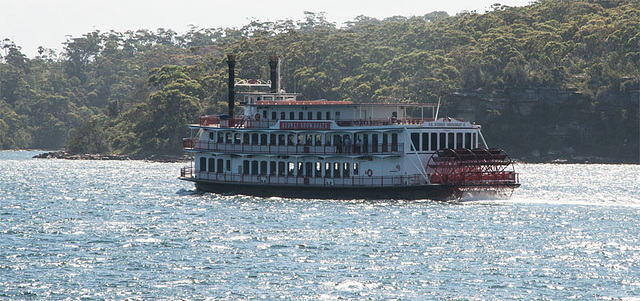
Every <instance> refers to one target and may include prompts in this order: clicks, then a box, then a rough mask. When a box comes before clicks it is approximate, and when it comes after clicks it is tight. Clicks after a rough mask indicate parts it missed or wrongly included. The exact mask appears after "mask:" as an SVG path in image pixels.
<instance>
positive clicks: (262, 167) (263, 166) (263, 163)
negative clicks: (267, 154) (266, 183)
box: [260, 161, 267, 176]
mask: <svg viewBox="0 0 640 301" xmlns="http://www.w3.org/2000/svg"><path fill="white" fill-rule="evenodd" d="M266 174H267V161H260V175H263V176H264V175H266Z"/></svg>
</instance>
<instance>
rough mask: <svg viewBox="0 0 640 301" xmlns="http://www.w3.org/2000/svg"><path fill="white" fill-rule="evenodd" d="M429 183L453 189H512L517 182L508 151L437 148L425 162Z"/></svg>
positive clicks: (479, 190)
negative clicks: (448, 186)
mask: <svg viewBox="0 0 640 301" xmlns="http://www.w3.org/2000/svg"><path fill="white" fill-rule="evenodd" d="M427 174H428V175H429V181H430V182H431V184H440V185H450V186H452V187H453V188H454V193H455V194H458V196H460V194H461V193H462V192H465V191H476V192H489V193H492V192H493V193H495V192H512V191H513V189H514V188H516V187H518V186H520V184H519V183H518V174H517V173H516V172H515V170H514V167H513V161H511V158H509V155H507V153H506V152H505V151H504V150H502V149H497V148H492V149H480V148H476V149H466V148H462V149H455V150H454V149H449V148H445V149H440V150H438V151H436V152H435V153H434V154H433V155H432V156H431V158H429V161H428V162H427Z"/></svg>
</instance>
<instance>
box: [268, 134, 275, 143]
mask: <svg viewBox="0 0 640 301" xmlns="http://www.w3.org/2000/svg"><path fill="white" fill-rule="evenodd" d="M269 144H271V145H276V134H269Z"/></svg>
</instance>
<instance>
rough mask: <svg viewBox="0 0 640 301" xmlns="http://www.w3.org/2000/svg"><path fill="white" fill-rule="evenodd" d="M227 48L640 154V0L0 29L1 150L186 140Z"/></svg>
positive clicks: (561, 145) (170, 144)
mask: <svg viewBox="0 0 640 301" xmlns="http://www.w3.org/2000/svg"><path fill="white" fill-rule="evenodd" d="M225 53H234V54H236V55H237V57H238V61H239V63H238V65H237V75H238V77H241V78H264V79H267V78H268V65H267V64H266V57H267V55H270V54H277V55H278V56H280V57H281V59H282V61H283V66H282V75H283V87H284V88H285V89H287V90H288V91H290V92H300V93H303V94H304V95H305V96H306V97H307V98H309V99H314V98H325V99H332V100H352V101H356V102H360V101H363V102H368V101H375V102H435V101H437V99H438V98H441V99H442V100H443V101H444V103H445V107H444V108H443V111H444V112H445V113H446V114H448V115H450V116H460V115H461V116H464V117H465V118H472V119H473V120H476V121H478V122H479V123H482V124H483V125H484V128H485V135H486V136H487V139H488V140H489V143H490V144H491V145H494V146H499V147H502V148H505V149H506V150H508V151H510V153H511V154H512V156H514V157H517V158H525V159H528V160H545V159H548V158H550V157H568V158H593V157H603V158H608V159H611V160H614V161H623V162H638V161H639V160H640V158H639V156H640V150H639V142H638V140H639V136H640V134H639V128H640V123H639V121H638V109H639V107H640V104H639V98H640V96H639V94H638V89H639V86H640V4H639V2H638V1H635V0H627V1H625V0H621V1H606V0H605V1H596V0H590V1H557V0H556V1H551V0H541V1H537V2H535V3H533V4H531V5H529V6H526V7H506V6H501V5H494V6H493V7H492V11H491V12H487V13H484V14H478V13H475V12H464V13H460V14H458V15H456V16H448V15H447V14H446V13H443V12H432V13H429V14H426V15H424V16H421V17H411V18H405V17H393V18H388V19H384V20H378V19H373V18H369V17H365V16H361V17H358V18H356V19H355V20H353V21H352V22H349V23H348V24H346V26H344V27H340V28H338V27H337V26H336V25H335V24H332V23H330V22H328V21H327V20H326V19H325V16H324V15H323V14H322V13H320V14H316V13H306V18H305V19H304V20H300V21H292V20H284V21H277V22H258V21H254V22H251V23H249V24H247V25H246V26H244V27H243V28H240V29H227V28H222V29H201V28H197V27H193V28H191V30H189V31H188V32H187V33H185V34H183V35H178V34H176V33H175V32H174V31H172V30H166V29H158V30H157V31H155V32H152V31H149V30H138V31H128V32H125V33H119V32H113V31H111V32H99V31H94V32H90V33H87V34H85V35H83V36H82V37H77V38H70V39H68V40H67V41H66V43H65V49H64V51H63V52H62V53H60V54H56V53H54V52H53V51H51V50H49V49H39V56H37V57H35V58H32V59H29V58H27V57H25V56H24V55H23V54H22V53H21V49H20V47H19V46H18V45H15V44H13V42H11V41H10V40H4V43H3V51H2V54H1V55H2V57H1V60H0V148H3V149H11V148H42V149H52V148H62V147H67V149H68V150H70V151H72V152H99V153H105V152H113V153H126V154H140V155H151V154H177V153H180V152H181V138H182V137H183V136H185V135H186V134H187V132H186V131H187V127H186V124H188V123H191V122H194V121H195V120H196V117H197V116H198V115H201V114H205V113H220V112H223V108H224V106H225V105H226V104H225V101H226V63H225V56H224V54H225Z"/></svg>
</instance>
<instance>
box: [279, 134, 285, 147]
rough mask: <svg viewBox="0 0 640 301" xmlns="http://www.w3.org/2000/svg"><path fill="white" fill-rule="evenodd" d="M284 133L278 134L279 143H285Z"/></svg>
mask: <svg viewBox="0 0 640 301" xmlns="http://www.w3.org/2000/svg"><path fill="white" fill-rule="evenodd" d="M284 141H285V140H284V134H280V135H278V145H284Z"/></svg>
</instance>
